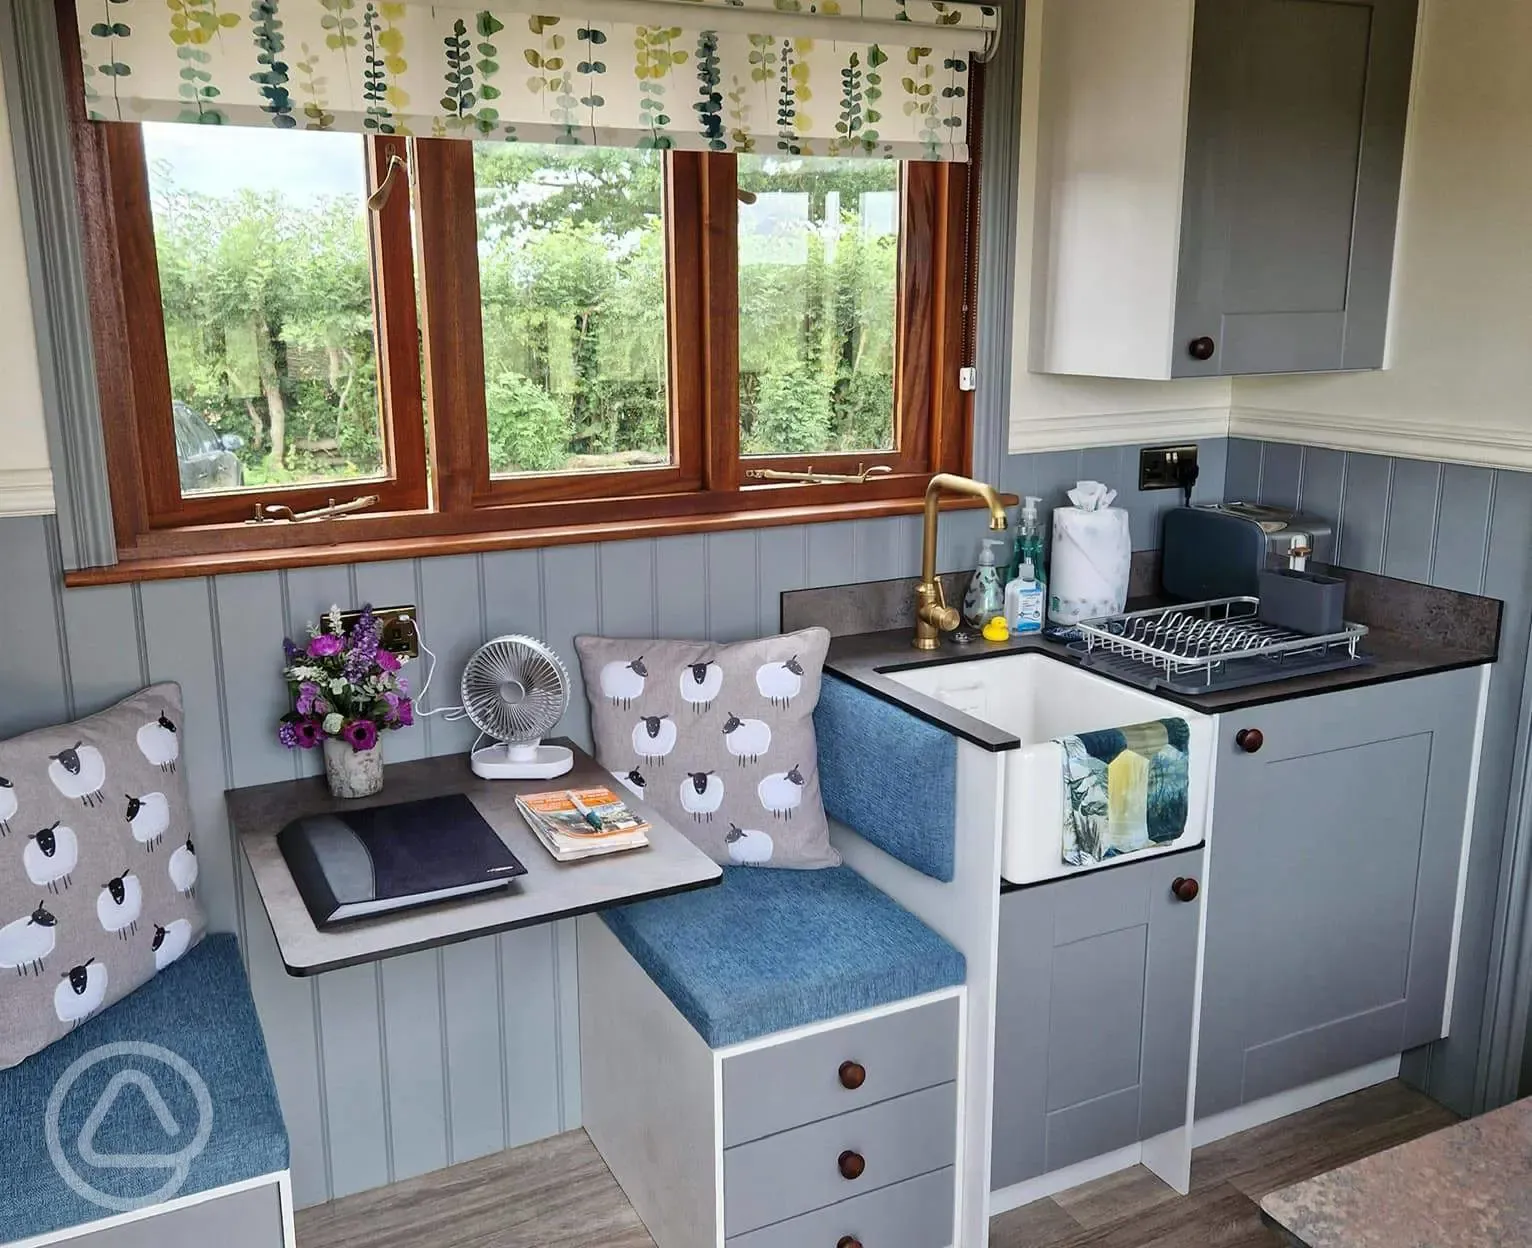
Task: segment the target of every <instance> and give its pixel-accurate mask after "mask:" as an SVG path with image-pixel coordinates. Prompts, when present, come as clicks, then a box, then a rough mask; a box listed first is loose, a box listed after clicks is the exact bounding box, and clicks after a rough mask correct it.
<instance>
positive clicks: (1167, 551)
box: [1160, 503, 1335, 601]
mask: <svg viewBox="0 0 1532 1248" xmlns="http://www.w3.org/2000/svg"><path fill="white" fill-rule="evenodd" d="M1302 538H1307V539H1308V540H1306V541H1303V540H1299V539H1302ZM1295 543H1296V544H1297V545H1300V546H1308V547H1309V548H1310V549H1311V550H1312V552H1313V553H1312V555H1311V558H1313V559H1314V560H1315V561H1316V562H1319V563H1329V562H1331V560H1332V559H1333V557H1334V553H1335V530H1334V526H1333V525H1332V524H1331V523H1330V521H1328V520H1323V519H1321V518H1320V517H1318V516H1311V515H1307V514H1305V513H1303V512H1298V511H1293V510H1291V509H1289V508H1286V507H1266V506H1262V505H1260V504H1258V503H1206V504H1200V505H1198V506H1196V507H1177V508H1175V509H1174V510H1172V511H1167V512H1166V513H1165V521H1164V529H1163V531H1162V534H1161V556H1160V584H1161V585H1162V587H1163V588H1164V590H1165V592H1166V593H1167V594H1169V595H1170V596H1171V597H1173V598H1180V599H1182V600H1184V601H1200V600H1202V599H1207V598H1239V597H1251V598H1254V597H1258V596H1259V592H1260V574H1261V571H1262V569H1264V568H1267V567H1285V566H1286V565H1287V559H1288V555H1289V553H1290V552H1291V550H1292V547H1293V546H1294V544H1295Z"/></svg>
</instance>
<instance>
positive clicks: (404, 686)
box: [394, 676, 410, 697]
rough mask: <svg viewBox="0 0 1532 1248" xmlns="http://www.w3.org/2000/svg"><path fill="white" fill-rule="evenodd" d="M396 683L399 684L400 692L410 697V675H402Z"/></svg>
mask: <svg viewBox="0 0 1532 1248" xmlns="http://www.w3.org/2000/svg"><path fill="white" fill-rule="evenodd" d="M394 683H395V684H396V685H398V686H399V692H400V693H401V694H403V695H404V696H405V697H409V695H410V681H409V677H408V676H401V677H399V679H398V680H396V681H395V682H394Z"/></svg>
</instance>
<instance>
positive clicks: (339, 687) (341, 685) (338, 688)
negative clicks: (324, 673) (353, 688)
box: [330, 678, 346, 695]
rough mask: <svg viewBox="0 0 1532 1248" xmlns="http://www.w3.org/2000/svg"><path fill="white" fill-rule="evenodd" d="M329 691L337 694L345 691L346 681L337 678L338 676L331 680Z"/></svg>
mask: <svg viewBox="0 0 1532 1248" xmlns="http://www.w3.org/2000/svg"><path fill="white" fill-rule="evenodd" d="M330 692H331V693H333V694H337V695H339V694H342V693H345V692H346V682H345V681H344V680H341V679H339V678H337V679H335V680H332V681H331V682H330Z"/></svg>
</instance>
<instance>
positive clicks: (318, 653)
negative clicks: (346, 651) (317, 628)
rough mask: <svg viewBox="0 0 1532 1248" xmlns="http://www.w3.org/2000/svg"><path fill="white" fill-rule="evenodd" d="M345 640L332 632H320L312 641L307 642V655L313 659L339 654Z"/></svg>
mask: <svg viewBox="0 0 1532 1248" xmlns="http://www.w3.org/2000/svg"><path fill="white" fill-rule="evenodd" d="M345 644H346V643H345V642H344V641H342V640H341V639H340V638H339V637H337V636H336V635H335V634H334V633H320V634H319V636H318V637H315V638H314V640H313V641H311V642H309V657H310V658H314V659H327V658H329V657H330V656H331V655H334V654H339V653H340V652H341V650H342V649H343V648H344V646H345Z"/></svg>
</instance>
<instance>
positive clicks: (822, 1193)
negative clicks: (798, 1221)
mask: <svg viewBox="0 0 1532 1248" xmlns="http://www.w3.org/2000/svg"><path fill="white" fill-rule="evenodd" d="M843 1155H849V1156H845V1158H844V1162H843ZM956 1158H957V1084H955V1083H944V1084H941V1085H940V1086H938V1087H934V1088H926V1089H924V1090H923V1091H920V1092H911V1093H910V1094H909V1095H908V1096H900V1097H895V1098H894V1099H893V1100H891V1101H881V1102H879V1103H878V1104H876V1105H869V1106H867V1108H866V1109H858V1110H855V1111H853V1112H852V1113H849V1114H841V1115H840V1116H839V1117H837V1118H826V1119H825V1120H824V1121H823V1122H815V1123H810V1124H809V1125H808V1126H806V1127H799V1128H797V1129H796V1130H794V1131H783V1132H780V1133H779V1134H777V1135H769V1136H767V1137H766V1138H765V1139H763V1140H754V1141H752V1142H751V1143H749V1144H741V1145H739V1147H737V1148H731V1149H728V1150H727V1151H726V1152H725V1153H724V1155H723V1221H724V1234H725V1236H733V1235H743V1234H744V1233H745V1232H746V1231H753V1230H755V1229H757V1228H758V1227H762V1226H769V1225H771V1224H772V1223H775V1222H781V1221H783V1220H785V1219H787V1218H791V1217H794V1216H796V1215H797V1214H800V1213H807V1212H809V1211H810V1210H811V1209H822V1208H824V1207H825V1206H826V1205H833V1204H835V1203H836V1202H837V1201H842V1200H849V1199H850V1198H851V1197H853V1196H860V1195H862V1194H863V1193H864V1192H868V1191H873V1190H875V1189H877V1188H883V1187H889V1186H891V1185H892V1184H895V1183H900V1182H903V1181H904V1180H905V1179H912V1178H914V1177H915V1176H916V1175H921V1174H928V1173H930V1172H931V1171H932V1170H940V1169H942V1168H944V1167H946V1166H951V1165H952V1164H953V1163H954V1162H955V1160H956ZM857 1159H860V1161H861V1163H862V1164H861V1165H860V1166H857V1165H856V1160H857ZM845 1166H849V1167H851V1168H854V1169H860V1171H861V1173H860V1174H858V1175H857V1176H856V1177H855V1178H848V1177H847V1176H846V1174H845V1173H843V1168H844V1167H845Z"/></svg>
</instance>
